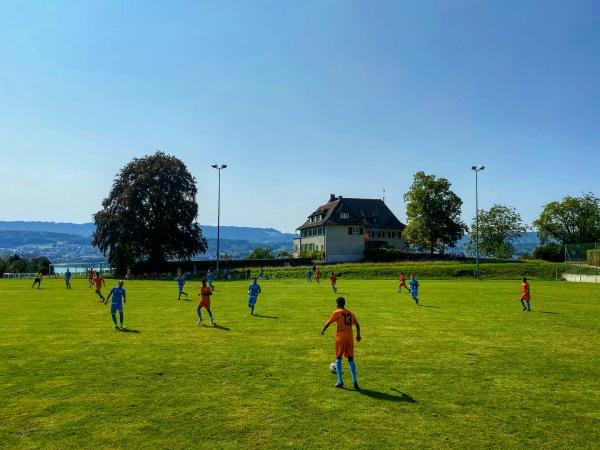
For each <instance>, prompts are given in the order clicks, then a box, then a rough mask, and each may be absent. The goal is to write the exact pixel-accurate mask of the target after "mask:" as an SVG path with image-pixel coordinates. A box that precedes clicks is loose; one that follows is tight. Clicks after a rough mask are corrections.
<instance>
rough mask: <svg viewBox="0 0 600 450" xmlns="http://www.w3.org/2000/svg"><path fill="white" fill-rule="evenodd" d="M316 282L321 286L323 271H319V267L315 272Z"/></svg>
mask: <svg viewBox="0 0 600 450" xmlns="http://www.w3.org/2000/svg"><path fill="white" fill-rule="evenodd" d="M315 281H316V282H317V284H321V269H319V268H318V267H317V270H315Z"/></svg>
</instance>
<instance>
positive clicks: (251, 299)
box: [248, 277, 262, 316]
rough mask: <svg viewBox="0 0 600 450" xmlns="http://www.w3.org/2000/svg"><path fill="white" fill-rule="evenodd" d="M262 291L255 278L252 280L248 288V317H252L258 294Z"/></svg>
mask: <svg viewBox="0 0 600 450" xmlns="http://www.w3.org/2000/svg"><path fill="white" fill-rule="evenodd" d="M261 292H262V291H261V289H260V286H259V284H258V282H257V281H256V277H253V278H252V284H251V285H250V286H248V308H250V315H251V316H253V315H254V306H255V305H256V300H258V294H260V293H261Z"/></svg>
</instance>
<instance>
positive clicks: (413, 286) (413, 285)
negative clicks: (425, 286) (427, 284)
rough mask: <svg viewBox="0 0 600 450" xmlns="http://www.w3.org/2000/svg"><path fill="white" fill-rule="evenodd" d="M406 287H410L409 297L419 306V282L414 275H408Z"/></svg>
mask: <svg viewBox="0 0 600 450" xmlns="http://www.w3.org/2000/svg"><path fill="white" fill-rule="evenodd" d="M408 285H409V286H410V295H411V296H412V299H413V300H414V301H415V303H416V304H417V306H419V282H418V281H417V279H416V278H415V274H414V273H411V274H410V280H409V281H408Z"/></svg>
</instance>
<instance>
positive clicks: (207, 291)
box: [197, 278, 216, 325]
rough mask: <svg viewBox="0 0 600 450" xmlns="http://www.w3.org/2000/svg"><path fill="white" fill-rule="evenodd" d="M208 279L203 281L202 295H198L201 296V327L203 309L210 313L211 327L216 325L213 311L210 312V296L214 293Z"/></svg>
mask: <svg viewBox="0 0 600 450" xmlns="http://www.w3.org/2000/svg"><path fill="white" fill-rule="evenodd" d="M207 281H208V280H207V279H206V278H204V279H202V287H201V288H200V294H198V295H199V296H200V302H199V303H198V310H197V311H198V325H200V324H201V323H202V308H206V312H207V313H208V316H209V317H210V323H211V325H216V323H215V319H214V318H213V314H212V311H211V310H210V296H211V295H212V293H213V290H212V289H211V287H210V286H207V285H206V283H207Z"/></svg>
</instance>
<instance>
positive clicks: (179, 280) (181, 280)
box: [175, 275, 188, 302]
mask: <svg viewBox="0 0 600 450" xmlns="http://www.w3.org/2000/svg"><path fill="white" fill-rule="evenodd" d="M175 281H177V288H178V289H179V295H178V296H177V301H178V302H180V301H181V294H183V295H185V299H186V300H187V298H188V295H187V292H184V290H183V286H184V285H185V277H184V276H183V275H179V276H178V277H177V278H175Z"/></svg>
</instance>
